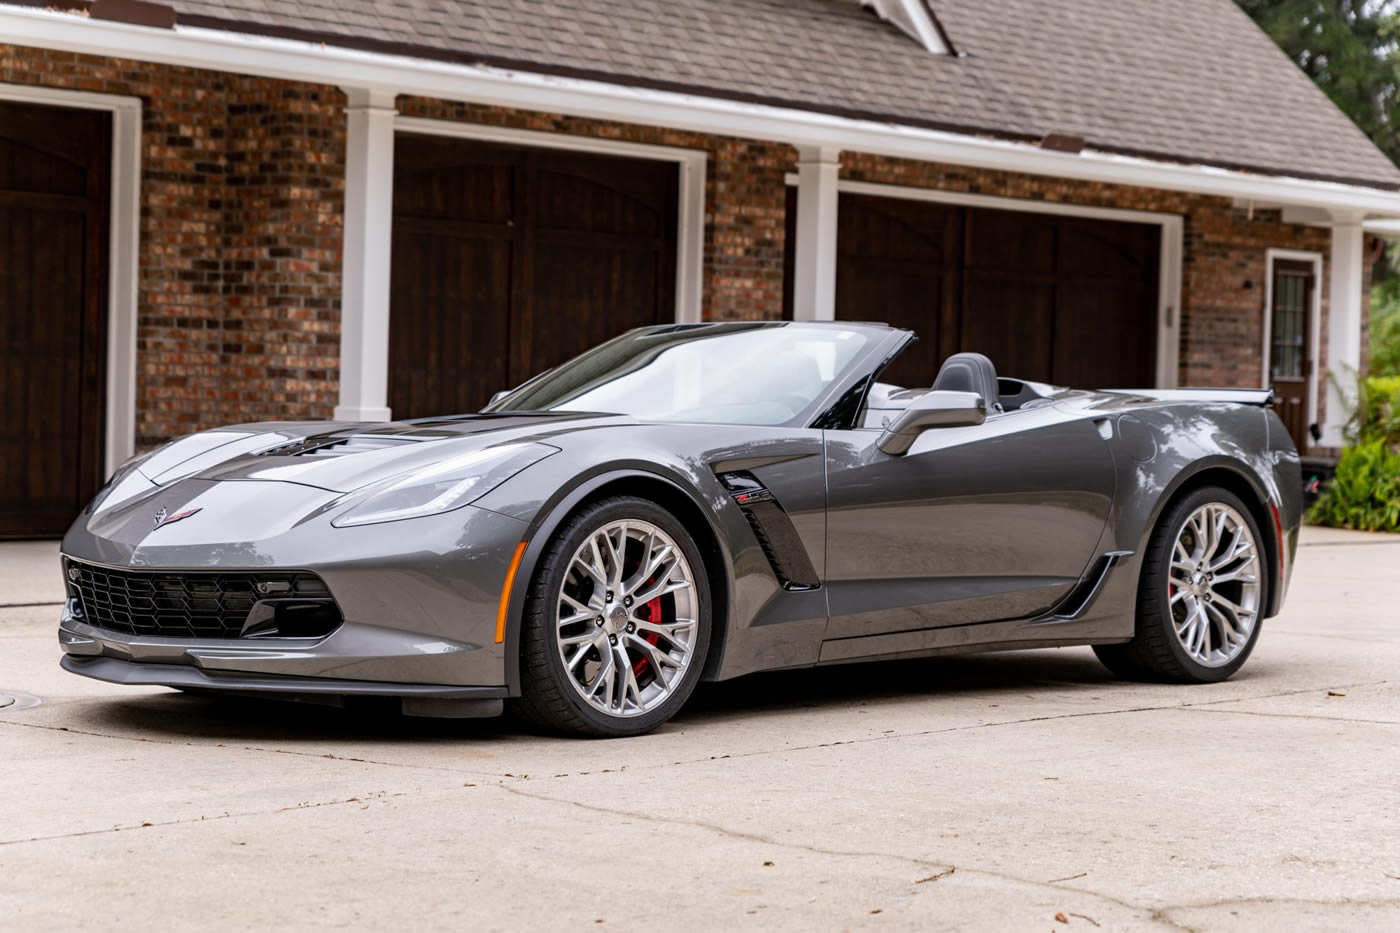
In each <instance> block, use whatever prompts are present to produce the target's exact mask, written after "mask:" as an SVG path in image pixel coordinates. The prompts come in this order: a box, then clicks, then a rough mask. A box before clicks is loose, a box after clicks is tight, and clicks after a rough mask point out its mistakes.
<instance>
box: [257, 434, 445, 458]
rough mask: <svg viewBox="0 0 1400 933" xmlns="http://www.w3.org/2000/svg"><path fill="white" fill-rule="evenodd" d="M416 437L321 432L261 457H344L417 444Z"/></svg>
mask: <svg viewBox="0 0 1400 933" xmlns="http://www.w3.org/2000/svg"><path fill="white" fill-rule="evenodd" d="M415 443H417V440H416V439H412V438H407V437H386V436H384V435H382V434H352V435H350V436H349V437H342V436H340V435H334V434H320V435H315V436H312V437H306V438H302V439H301V440H299V441H297V442H295V443H292V444H283V445H282V446H281V447H274V448H272V449H271V450H264V451H263V452H262V453H260V454H258V456H260V457H344V456H348V455H350V454H364V453H369V452H370V451H372V450H384V449H385V448H387V447H399V446H401V445H403V444H415Z"/></svg>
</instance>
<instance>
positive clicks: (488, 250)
mask: <svg viewBox="0 0 1400 933" xmlns="http://www.w3.org/2000/svg"><path fill="white" fill-rule="evenodd" d="M394 161H395V170H394V232H393V242H394V246H393V263H392V273H391V275H392V284H391V294H390V311H389V315H390V318H389V319H390V324H389V327H390V340H389V406H390V408H391V409H392V410H393V413H394V417H396V418H412V417H419V416H427V415H439V414H451V413H456V412H469V411H476V410H477V409H479V408H480V407H481V406H482V405H484V404H485V403H486V402H487V400H488V399H489V398H490V397H491V394H492V393H493V392H496V391H498V390H500V389H504V388H509V387H511V386H514V385H517V384H519V383H520V382H523V381H524V380H526V379H528V378H530V377H531V376H533V375H535V374H536V373H538V372H540V371H542V370H544V369H548V368H549V367H552V366H556V365H558V364H559V363H562V362H564V361H565V360H567V359H569V358H570V357H572V356H575V355H577V354H579V353H581V352H583V351H584V350H586V349H588V348H589V347H590V346H593V345H594V344H596V343H599V342H600V341H602V340H606V339H607V338H609V337H613V336H615V335H617V334H619V333H621V332H622V331H624V330H627V329H628V328H631V327H638V326H642V325H645V324H654V323H659V322H664V321H671V320H674V319H675V274H676V269H675V263H676V210H677V200H676V195H677V185H678V173H677V168H676V165H675V164H674V163H669V162H652V161H646V160H640V159H626V158H617V157H614V156H599V155H594V154H590V153H579V152H572V151H564V150H544V149H529V148H524V147H519V146H507V145H499V144H492V143H476V142H470V141H464V140H459V139H444V138H436V137H425V136H414V135H407V134H400V136H399V137H398V139H397V143H396V149H395V159H394Z"/></svg>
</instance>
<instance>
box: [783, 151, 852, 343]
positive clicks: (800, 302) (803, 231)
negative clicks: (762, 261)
mask: <svg viewBox="0 0 1400 933" xmlns="http://www.w3.org/2000/svg"><path fill="white" fill-rule="evenodd" d="M840 171H841V152H840V150H838V149H831V148H827V147H825V146H821V147H804V148H802V149H799V150H798V160H797V242H796V246H795V248H794V251H793V273H792V274H793V282H792V316H793V319H794V320H797V321H833V320H835V319H836V233H837V229H836V221H837V210H838V208H839V204H840V198H839V185H840V182H839V178H838V175H839V173H840Z"/></svg>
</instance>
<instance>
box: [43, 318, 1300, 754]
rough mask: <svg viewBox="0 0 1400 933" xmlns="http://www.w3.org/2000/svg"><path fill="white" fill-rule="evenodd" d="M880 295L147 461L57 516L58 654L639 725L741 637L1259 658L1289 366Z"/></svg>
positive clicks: (234, 436)
mask: <svg viewBox="0 0 1400 933" xmlns="http://www.w3.org/2000/svg"><path fill="white" fill-rule="evenodd" d="M913 339H914V338H913V335H912V334H910V333H909V332H908V331H903V330H897V329H894V328H890V327H885V326H882V325H875V324H853V323H844V322H839V323H838V322H833V323H814V324H807V323H783V322H761V323H721V324H697V325H668V326H658V327H648V328H643V329H640V330H634V331H630V332H628V333H626V334H624V335H622V336H620V337H618V338H616V339H614V340H612V341H610V342H608V343H605V344H603V345H601V346H599V347H597V348H595V349H593V350H590V351H589V352H587V353H585V354H583V355H582V356H579V357H577V358H576V359H574V360H572V361H570V362H568V363H566V364H564V365H562V366H560V367H558V368H557V369H554V370H550V371H548V372H546V373H544V374H542V375H539V376H537V377H535V378H534V379H532V380H530V381H529V382H526V383H525V384H523V385H521V386H519V387H518V388H516V389H514V390H512V391H510V392H507V393H503V394H501V395H499V396H498V397H497V398H496V399H495V400H493V401H492V403H491V404H490V405H489V406H487V408H486V409H485V410H484V411H482V412H480V413H477V414H468V415H454V416H449V417H442V418H432V419H423V420H415V421H404V422H395V423H387V424H386V423H377V424H340V423H332V424H310V423H286V424H283V423H276V424H250V425H240V426H236V427H229V428H221V429H218V430H212V431H204V432H202V433H199V434H194V435H191V436H189V437H184V438H181V439H179V440H176V441H173V442H171V443H169V444H167V445H166V446H164V447H161V448H159V449H157V450H155V451H154V452H152V453H150V454H148V455H146V456H143V457H141V458H139V459H135V460H133V461H131V462H129V463H127V464H126V465H124V466H123V467H122V468H121V469H120V470H119V471H118V472H117V473H116V474H115V475H114V476H113V477H112V479H111V482H110V483H109V484H108V485H107V486H106V488H105V489H104V490H103V491H102V492H101V494H100V495H98V497H97V498H96V499H95V500H94V501H93V502H92V504H91V505H90V506H89V507H88V508H87V510H86V511H85V512H84V513H83V514H82V515H81V516H80V517H79V518H78V520H77V522H76V523H75V524H74V525H73V527H72V529H71V530H70V531H69V532H68V534H67V537H65V538H64V541H63V549H62V550H63V558H62V559H63V572H64V574H65V577H66V580H67V586H68V600H67V603H66V605H65V610H64V613H63V619H62V622H61V625H60V630H59V638H60V641H61V643H62V646H63V649H64V652H65V654H64V657H63V660H62V664H63V666H64V667H65V668H67V669H68V670H70V671H73V672H75V673H78V674H84V675H87V676H89V677H95V678H98V679H100V680H106V681H111V682H114V683H123V684H162V685H167V686H170V687H176V688H180V689H184V690H190V691H195V692H210V691H223V692H229V693H256V694H263V695H269V694H272V695H282V696H287V697H295V698H299V699H311V700H321V701H325V702H332V703H335V702H342V701H344V699H345V698H347V697H356V696H380V697H393V698H396V699H397V700H398V701H399V702H400V703H401V705H402V709H403V712H405V713H407V714H410V715H424V716H489V715H494V714H497V713H499V712H501V711H502V710H503V709H504V708H505V706H506V704H510V705H512V706H513V707H515V709H516V710H517V711H518V712H519V713H520V714H522V715H524V716H525V717H527V718H530V719H533V720H535V721H537V722H539V723H541V724H543V725H545V726H547V727H551V728H553V729H557V730H562V731H565V732H570V733H576V734H582V735H592V736H623V735H634V734H637V733H642V732H646V731H647V730H649V729H652V728H654V727H656V726H657V725H659V724H661V723H663V722H665V721H666V720H667V719H669V718H670V717H671V716H673V715H675V713H676V712H677V710H679V709H680V708H681V706H682V705H683V704H684V703H685V702H686V699H687V698H688V697H689V696H690V694H691V692H692V691H693V690H694V689H695V686H696V684H697V683H698V682H699V681H701V680H706V679H713V680H719V679H725V678H731V677H737V676H739V675H741V674H748V673H751V672H754V671H763V670H774V669H779V668H795V667H807V666H812V665H818V664H841V663H845V662H851V661H864V660H868V659H874V658H894V657H911V656H925V655H934V654H942V653H950V652H962V651H982V650H989V649H1006V648H1032V647H1046V646H1056V645H1092V646H1093V647H1094V650H1095V651H1096V652H1097V654H1098V656H1099V658H1101V659H1102V661H1103V663H1104V664H1106V665H1107V666H1108V667H1109V668H1110V669H1112V670H1113V671H1115V672H1116V673H1118V674H1120V675H1122V676H1124V677H1132V678H1153V679H1160V680H1170V681H1180V682H1188V683H1206V682H1211V681H1219V680H1223V679H1225V678H1227V677H1229V676H1230V675H1231V674H1233V673H1234V672H1235V671H1237V670H1238V669H1239V668H1240V666H1241V665H1242V664H1244V662H1245V659H1246V658H1248V656H1249V653H1250V651H1251V649H1253V647H1254V643H1255V641H1257V640H1258V638H1259V632H1260V627H1261V624H1262V622H1263V620H1264V619H1266V618H1268V617H1269V616H1271V615H1273V614H1275V613H1276V612H1278V610H1279V606H1280V604H1281V603H1282V602H1283V598H1284V593H1285V591H1286V589H1287V586H1288V578H1289V574H1290V571H1291V569H1292V563H1293V555H1294V549H1295V545H1296V542H1297V534H1298V526H1299V513H1300V511H1301V499H1302V491H1301V490H1302V483H1301V479H1300V475H1299V464H1298V455H1297V452H1296V450H1295V449H1294V446H1293V443H1292V441H1290V439H1289V436H1288V432H1287V431H1286V430H1285V429H1284V426H1283V424H1282V423H1281V422H1280V421H1279V419H1278V417H1277V416H1276V415H1275V414H1274V412H1273V411H1272V410H1271V409H1270V408H1269V393H1268V392H1267V391H1243V390H1136V389H1125V390H1114V391H1082V390H1077V389H1067V388H1060V387H1056V386H1050V385H1044V384H1040V383H1036V382H1028V381H1024V380H1019V379H1008V378H998V376H997V374H996V372H995V370H994V369H993V366H992V364H991V363H990V362H989V361H988V360H987V359H986V358H985V357H982V356H980V355H977V354H973V353H959V354H957V355H955V356H952V357H950V358H949V359H948V360H947V361H946V362H945V363H944V365H943V367H942V369H941V370H940V371H939V373H938V374H937V378H936V380H935V381H934V384H933V386H932V387H931V388H929V389H906V388H900V387H897V386H894V385H890V384H887V383H884V382H881V381H880V374H881V372H882V370H884V369H885V367H886V366H887V365H888V364H889V362H890V361H891V360H892V359H893V358H894V357H895V356H896V355H897V354H898V353H899V352H900V350H901V349H903V348H904V347H905V345H906V344H908V343H909V342H910V341H912V340H913Z"/></svg>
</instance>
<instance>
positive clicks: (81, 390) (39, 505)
mask: <svg viewBox="0 0 1400 933" xmlns="http://www.w3.org/2000/svg"><path fill="white" fill-rule="evenodd" d="M110 126H111V117H110V115H109V114H106V113H102V112H97V111H89V110H75V109H69V108H64V107H37V106H30V105H27V104H9V103H0V537H29V536H34V537H48V536H57V535H61V534H62V533H63V532H64V530H65V529H66V528H67V527H68V525H69V524H70V523H71V522H72V521H73V519H74V518H76V517H77V514H78V511H79V510H80V509H81V508H82V507H83V505H84V503H86V502H87V500H89V499H90V498H92V496H93V495H95V494H96V492H97V488H98V486H99V485H100V483H101V481H102V473H101V470H102V454H103V433H102V417H103V411H104V392H103V384H104V379H105V366H104V362H105V359H106V348H107V337H106V334H107V300H106V296H107V263H108V258H107V217H108V211H109V205H108V197H109V194H108V192H109V180H108V176H109V173H110V160H111V148H110V138H111V129H110Z"/></svg>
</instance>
